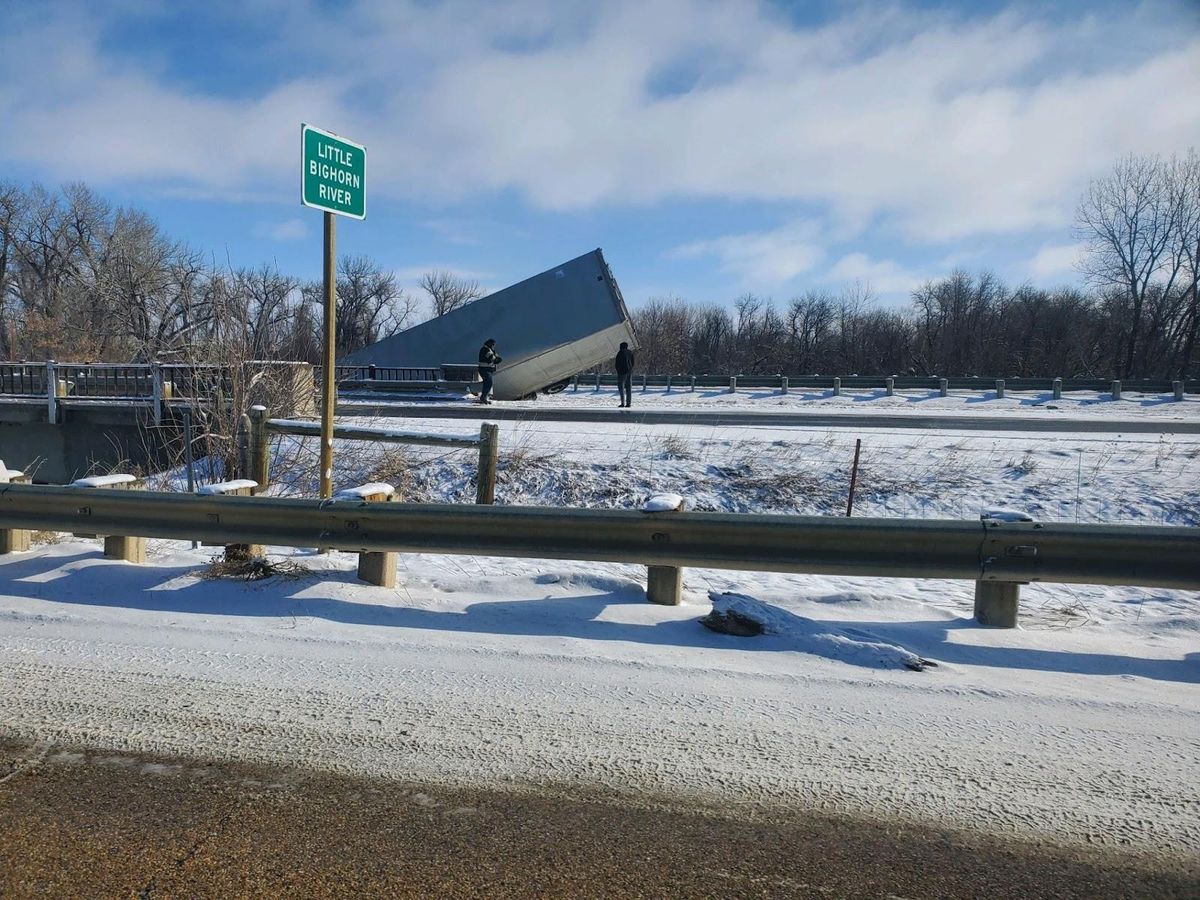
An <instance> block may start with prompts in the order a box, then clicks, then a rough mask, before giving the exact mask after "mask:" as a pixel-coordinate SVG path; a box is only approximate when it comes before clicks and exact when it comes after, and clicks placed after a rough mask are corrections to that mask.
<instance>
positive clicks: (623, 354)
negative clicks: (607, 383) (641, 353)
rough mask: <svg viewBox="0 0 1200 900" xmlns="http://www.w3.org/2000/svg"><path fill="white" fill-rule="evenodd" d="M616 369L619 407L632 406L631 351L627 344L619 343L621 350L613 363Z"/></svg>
mask: <svg viewBox="0 0 1200 900" xmlns="http://www.w3.org/2000/svg"><path fill="white" fill-rule="evenodd" d="M613 365H614V366H616V369H617V390H618V391H620V392H621V406H622V407H625V408H628V407H630V406H633V351H632V350H630V349H629V344H628V343H626V342H625V341H621V349H620V350H618V351H617V358H616V359H615V360H614V361H613Z"/></svg>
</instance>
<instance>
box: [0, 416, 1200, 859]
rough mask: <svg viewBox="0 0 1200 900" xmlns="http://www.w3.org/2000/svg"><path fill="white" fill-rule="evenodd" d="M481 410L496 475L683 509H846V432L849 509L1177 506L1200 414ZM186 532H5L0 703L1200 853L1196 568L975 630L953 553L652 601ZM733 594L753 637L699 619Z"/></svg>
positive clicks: (171, 746)
mask: <svg viewBox="0 0 1200 900" xmlns="http://www.w3.org/2000/svg"><path fill="white" fill-rule="evenodd" d="M538 402H542V401H538ZM387 424H388V425H390V426H392V427H400V425H401V423H398V422H396V421H394V420H393V421H389V422H388V423H387ZM402 427H403V428H404V429H405V430H427V431H438V432H442V433H456V434H457V433H470V431H471V428H472V426H471V425H470V423H463V422H454V421H447V420H427V421H405V422H404V423H403V425H402ZM501 435H502V448H501V479H500V487H499V490H498V496H499V499H500V500H501V502H510V503H511V502H533V503H547V504H563V503H568V504H586V505H605V506H632V505H635V504H637V503H640V502H641V500H642V499H643V498H644V497H645V496H646V495H647V494H649V493H651V492H653V491H658V490H664V489H669V490H674V491H676V492H677V493H680V494H682V495H684V496H685V497H687V498H688V499H689V501H690V502H691V504H692V505H693V506H694V507H697V508H719V509H744V510H761V511H777V512H784V511H800V512H823V513H834V514H837V513H839V511H840V512H843V513H844V503H845V492H846V482H847V470H848V467H849V464H850V460H851V458H852V455H853V445H854V440H855V438H856V437H861V438H862V440H863V451H862V453H863V457H862V461H861V464H862V471H861V472H860V487H859V491H860V493H859V494H858V497H857V499H856V503H855V514H856V515H889V516H910V515H917V516H926V517H928V516H946V517H960V516H965V517H970V518H975V517H977V516H978V514H979V511H980V509H981V508H983V507H992V506H1009V507H1013V506H1016V507H1022V508H1024V509H1026V510H1028V511H1030V512H1032V513H1034V514H1035V515H1036V516H1037V517H1039V518H1042V519H1065V520H1069V521H1075V520H1076V519H1077V518H1078V520H1079V521H1097V520H1124V521H1134V522H1144V523H1147V524H1149V523H1156V524H1157V523H1161V522H1164V521H1166V522H1172V523H1175V524H1185V523H1189V522H1190V523H1195V522H1196V516H1197V494H1196V491H1197V484H1198V483H1200V478H1198V477H1197V476H1198V475H1200V438H1195V437H1192V438H1190V439H1189V438H1185V437H1170V436H1163V437H1161V438H1160V437H1158V436H1147V435H1135V436H1110V435H1104V436H1096V435H1086V434H1081V435H1072V434H1063V435H1057V434H1056V435H1049V436H1047V435H1038V436H1036V437H1029V436H1022V435H1019V434H1011V433H994V434H992V433H981V432H970V433H963V434H954V433H944V432H939V433H924V432H915V433H914V432H911V431H900V430H895V431H891V430H887V429H872V430H869V431H868V430H862V431H858V432H856V431H855V430H853V429H833V430H830V429H817V430H805V429H774V430H772V429H758V428H753V429H751V428H739V429H733V428H706V427H700V426H691V427H688V428H685V429H680V428H676V427H668V426H636V425H591V424H589V425H588V426H586V430H582V431H581V430H574V429H572V428H571V426H569V425H564V424H562V423H535V422H518V423H504V424H503V425H502V427H501ZM315 450H316V447H315V442H313V441H305V440H300V439H291V438H288V439H280V440H279V441H278V442H277V446H276V448H275V457H274V471H275V475H276V477H277V483H276V485H275V487H274V488H273V491H275V492H278V493H306V492H308V491H309V490H311V479H312V477H313V475H314V466H313V460H312V456H313V455H314V454H315ZM203 465H204V464H203V463H201V468H203ZM337 467H338V470H339V473H340V474H339V483H338V484H337V485H336V486H338V487H345V486H349V485H350V484H352V483H358V482H364V481H385V482H391V483H398V484H399V485H400V486H401V490H402V492H403V493H405V494H406V495H407V496H408V497H410V498H423V499H424V498H431V499H444V500H453V501H461V500H463V499H465V498H466V497H469V496H471V495H472V494H473V488H472V484H473V478H474V460H473V453H472V451H452V452H447V451H441V450H425V449H420V450H418V449H415V448H407V447H405V448H394V447H392V448H388V447H384V446H382V445H374V444H355V445H350V444H342V445H339V447H338V456H337ZM214 474H218V473H214ZM169 480H173V481H175V483H178V480H179V473H173V475H172V476H171V478H170V479H169ZM214 552H215V551H213V550H211V549H209V550H204V549H201V550H191V549H189V548H188V547H187V545H186V544H180V543H177V542H151V547H150V563H149V564H148V565H146V566H141V567H137V566H129V565H126V564H123V563H118V562H112V561H107V560H104V559H102V558H101V556H100V547H99V544H98V543H97V542H94V541H81V540H77V539H67V540H62V541H60V542H58V543H51V544H39V545H37V546H35V548H34V550H33V551H31V552H29V553H26V554H16V555H13V556H8V557H0V684H3V685H4V690H3V691H0V723H2V724H0V729H4V730H5V731H7V732H9V733H12V734H16V735H20V736H24V737H34V738H39V739H43V740H47V741H55V742H60V743H63V744H70V743H85V744H93V745H99V746H102V747H112V748H115V749H122V750H131V751H138V752H167V753H182V754H200V755H206V756H216V757H223V758H239V759H250V760H266V761H273V762H281V761H282V762H294V763H297V764H301V765H307V766H315V767H318V768H323V769H330V770H337V771H346V772H358V773H368V774H375V775H381V776H386V777H397V778H411V779H416V780H424V781H430V782H449V783H457V784H482V785H487V786H491V787H504V786H509V787H514V788H529V787H536V788H537V789H539V790H548V791H557V792H564V791H565V792H573V793H589V794H590V793H593V792H601V793H605V794H617V795H621V796H623V797H626V798H630V799H631V800H633V801H634V802H685V801H686V802H688V803H695V804H701V805H704V806H706V807H711V808H715V809H719V810H722V811H724V812H725V813H727V814H730V815H769V813H770V810H771V809H772V808H777V807H781V806H786V807H801V808H820V809H825V810H841V811H847V812H852V813H857V814H865V815H871V816H884V817H888V818H892V819H900V820H909V821H919V822H933V823H939V824H944V825H950V826H956V827H963V828H969V829H974V830H981V831H986V832H998V833H1005V834H1015V835H1020V836H1026V837H1036V838H1039V839H1046V840H1049V841H1053V842H1056V843H1062V844H1067V845H1075V846H1084V845H1088V846H1099V847H1102V848H1114V849H1123V850H1130V851H1134V852H1138V853H1147V854H1150V853H1157V854H1163V855H1167V856H1171V857H1174V858H1177V859H1188V858H1193V859H1194V858H1195V856H1196V854H1198V853H1200V689H1198V686H1200V596H1198V595H1197V594H1195V593H1189V592H1180V591H1167V590H1146V589H1138V588H1100V587H1081V586H1054V585H1032V586H1029V587H1026V588H1024V589H1023V591H1022V627H1021V628H1019V629H1016V630H991V629H985V628H981V627H979V626H977V625H975V623H974V622H973V620H972V619H971V604H972V585H971V584H970V583H967V582H940V581H916V580H904V579H853V578H833V577H820V576H785V575H772V574H758V573H737V572H726V571H710V570H701V569H689V570H687V572H686V573H685V604H684V605H683V606H680V607H659V606H652V605H650V604H647V603H646V602H645V597H644V593H643V583H644V581H643V579H644V577H645V572H644V570H643V569H640V568H638V567H635V566H626V565H616V564H607V563H569V562H547V561H538V560H507V559H493V558H482V557H471V556H456V557H450V556H444V557H439V556H431V555H405V556H402V557H401V573H400V574H401V577H400V579H399V584H398V587H397V588H395V589H384V588H377V587H370V586H366V585H363V584H360V583H357V582H356V581H355V579H354V577H353V567H354V558H353V556H351V555H348V554H341V553H334V554H330V555H328V556H318V555H315V554H312V553H309V552H303V551H291V550H282V549H278V548H277V551H276V555H277V556H278V555H286V556H288V557H290V558H291V559H292V560H293V561H295V562H298V563H301V564H303V565H305V566H307V567H309V569H311V571H310V572H308V573H307V574H302V575H300V576H299V577H295V578H275V579H271V580H268V581H264V582H255V583H244V582H238V581H228V580H220V581H213V580H206V579H204V578H202V577H201V575H202V573H203V570H204V568H205V564H206V562H207V560H208V559H209V557H211V556H212V554H213V553H214ZM728 592H734V593H737V594H739V595H741V596H740V597H739V598H738V599H737V600H736V601H732V602H737V603H739V604H742V605H743V608H747V607H748V608H752V609H754V610H756V611H757V612H758V613H759V614H760V616H761V617H762V618H764V619H766V620H767V621H769V623H770V624H771V626H772V628H773V633H771V634H767V635H762V636H758V637H745V638H739V637H732V636H729V635H719V634H715V633H712V632H710V631H708V630H706V629H705V628H703V627H702V626H701V625H700V624H699V622H698V620H699V618H700V617H701V616H703V615H704V614H706V613H708V612H709V610H710V609H711V608H712V605H713V599H712V598H714V597H715V598H716V602H717V603H718V605H720V604H723V603H728V602H731V601H730V600H729V598H728V597H726V596H724V595H725V594H727V593H728ZM914 658H923V659H928V660H932V661H934V662H936V663H937V666H936V667H934V668H929V669H925V670H924V671H913V670H912V669H910V668H908V667H907V666H906V665H905V663H906V662H911V661H912V660H913V659H914Z"/></svg>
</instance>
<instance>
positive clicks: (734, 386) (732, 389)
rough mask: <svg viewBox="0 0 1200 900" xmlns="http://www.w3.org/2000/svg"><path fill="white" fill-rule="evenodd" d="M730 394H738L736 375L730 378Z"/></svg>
mask: <svg viewBox="0 0 1200 900" xmlns="http://www.w3.org/2000/svg"><path fill="white" fill-rule="evenodd" d="M729 393H731V394H736V393H737V376H736V375H730V376H729Z"/></svg>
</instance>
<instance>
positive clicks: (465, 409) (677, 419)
mask: <svg viewBox="0 0 1200 900" xmlns="http://www.w3.org/2000/svg"><path fill="white" fill-rule="evenodd" d="M337 412H338V415H339V416H364V417H371V418H396V419H409V418H412V419H467V420H487V421H524V422H529V421H533V422H577V423H604V424H613V423H622V422H625V423H633V424H637V425H733V426H746V427H769V428H888V429H897V428H902V429H914V430H929V431H1018V432H1059V433H1062V432H1071V433H1084V434H1200V420H1180V419H1168V418H1166V417H1158V416H1146V417H1145V418H1140V419H1113V418H1108V417H1101V416H1096V417H1095V418H1073V419H1067V418H1057V417H1051V416H944V415H943V416H938V415H911V414H905V413H835V412H760V411H757V410H691V409H644V410H643V409H637V408H636V407H635V408H634V409H631V410H624V409H591V408H579V407H562V406H543V407H532V406H509V405H507V404H503V403H495V404H492V405H491V406H488V407H482V406H479V405H475V404H453V405H451V404H438V403H342V404H339V405H338V408H337Z"/></svg>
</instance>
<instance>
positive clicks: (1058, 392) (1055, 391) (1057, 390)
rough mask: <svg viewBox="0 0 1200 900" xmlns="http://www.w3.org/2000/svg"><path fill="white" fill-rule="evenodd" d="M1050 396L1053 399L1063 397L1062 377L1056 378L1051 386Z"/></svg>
mask: <svg viewBox="0 0 1200 900" xmlns="http://www.w3.org/2000/svg"><path fill="white" fill-rule="evenodd" d="M1050 398H1051V399H1052V400H1061V399H1062V379H1061V378H1055V379H1054V383H1053V385H1052V386H1051V388H1050Z"/></svg>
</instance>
